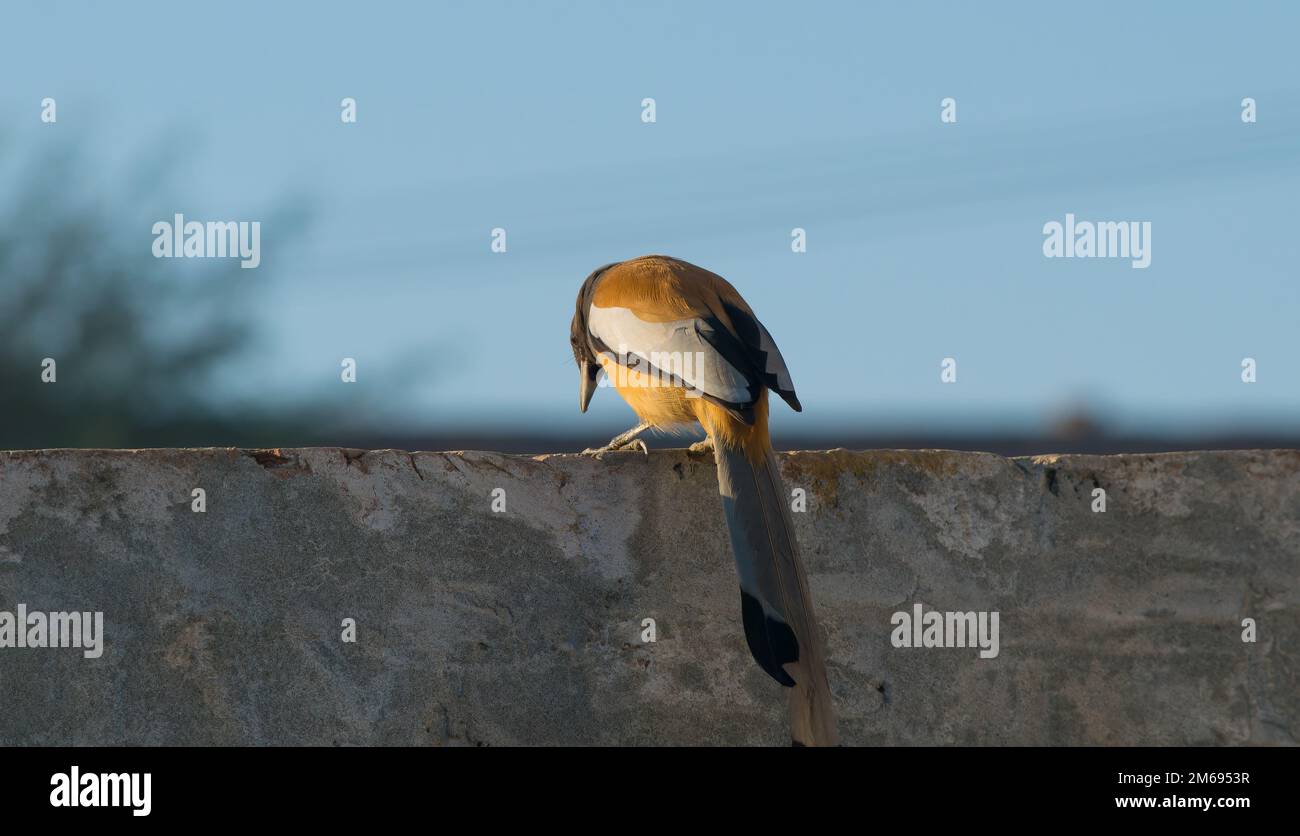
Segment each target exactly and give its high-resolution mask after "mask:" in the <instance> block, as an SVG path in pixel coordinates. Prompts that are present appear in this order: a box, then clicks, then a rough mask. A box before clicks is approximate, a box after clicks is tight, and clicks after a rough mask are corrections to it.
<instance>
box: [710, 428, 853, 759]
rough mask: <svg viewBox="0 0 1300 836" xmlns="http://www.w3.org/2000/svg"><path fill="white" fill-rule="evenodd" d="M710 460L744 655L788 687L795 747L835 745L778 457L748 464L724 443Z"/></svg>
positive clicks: (745, 457) (836, 739)
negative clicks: (736, 590)
mask: <svg viewBox="0 0 1300 836" xmlns="http://www.w3.org/2000/svg"><path fill="white" fill-rule="evenodd" d="M715 455H716V457H717V462H718V490H719V492H720V493H721V494H722V508H723V511H724V512H725V513H726V516H727V528H728V529H729V530H730V532H731V551H732V554H734V555H735V558H736V572H737V573H738V574H739V575H740V607H741V614H742V617H743V618H744V622H745V638H746V639H747V640H748V642H749V650H750V652H751V653H753V654H754V659H755V660H756V661H757V662H758V664H759V666H760V667H762V668H763V670H765V671H767V672H768V674H769V675H771V677H772V678H773V679H775V680H776V681H777V682H779V683H781V684H782V685H785V686H787V687H789V688H790V736H791V738H792V739H793V741H794V743H795V744H796V745H804V746H834V745H836V744H838V743H839V735H838V733H837V732H836V729H835V708H834V706H833V705H832V703H831V693H830V687H829V684H828V683H827V679H826V665H825V652H824V651H823V648H822V640H821V634H820V632H818V629H817V618H816V616H815V614H814V613H813V603H812V596H811V595H810V594H809V590H808V579H807V577H806V576H805V574H804V569H803V562H802V561H801V560H800V558H799V545H798V543H797V542H796V541H795V536H794V524H793V520H792V519H791V517H790V508H789V505H788V504H787V503H788V502H789V495H788V494H786V491H785V486H784V485H783V484H782V482H781V473H780V470H779V469H778V467H777V463H776V457H775V456H774V455H773V454H772V451H771V450H770V449H769V450H767V451H765V453H763V454H762V456H761V458H758V459H757V460H751V458H750V457H749V456H748V455H746V453H745V451H744V450H741V449H729V448H727V447H724V446H723V445H722V444H721V443H716V445H715Z"/></svg>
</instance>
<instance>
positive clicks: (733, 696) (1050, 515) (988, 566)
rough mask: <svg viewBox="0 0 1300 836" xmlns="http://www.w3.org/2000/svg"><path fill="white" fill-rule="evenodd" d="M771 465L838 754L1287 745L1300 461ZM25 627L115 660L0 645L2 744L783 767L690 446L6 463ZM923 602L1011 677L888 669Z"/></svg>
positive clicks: (197, 453)
mask: <svg viewBox="0 0 1300 836" xmlns="http://www.w3.org/2000/svg"><path fill="white" fill-rule="evenodd" d="M782 463H783V467H784V472H785V477H786V480H787V483H788V485H787V486H788V487H789V488H792V489H793V488H803V489H805V490H806V492H807V512H806V513H801V514H795V520H796V524H797V526H798V533H799V538H800V541H801V543H802V545H803V550H804V557H805V560H806V561H807V564H808V567H809V572H810V576H811V583H812V585H813V588H814V596H815V598H816V601H817V605H818V608H819V617H820V620H821V621H822V625H823V628H824V630H825V632H826V634H827V641H828V647H829V653H830V666H831V680H832V686H833V689H834V692H835V697H836V700H837V704H838V707H839V710H840V714H841V731H842V734H843V737H844V740H845V742H846V743H849V744H869V745H885V744H921V743H938V744H1008V743H1015V744H1123V743H1153V744H1243V743H1284V744H1293V743H1295V742H1296V737H1297V720H1298V715H1300V682H1298V678H1300V659H1298V658H1297V648H1300V617H1298V616H1300V589H1298V587H1300V452H1297V451H1271V452H1230V453H1178V454H1168V455H1154V456H1145V455H1134V456H1115V457H1093V456H1069V457H1040V458H1035V459H1004V458H1001V457H997V456H993V455H987V454H972V453H951V452H940V451H913V452H899V451H876V452H862V453H857V452H845V451H830V452H803V453H792V454H788V455H784V456H783V457H782ZM196 487H197V488H203V489H204V490H205V491H206V495H207V511H206V513H195V512H194V511H193V510H191V491H192V489H194V488H196ZM1094 487H1100V488H1103V489H1105V491H1106V492H1107V509H1106V511H1105V513H1094V512H1093V511H1092V510H1091V505H1092V502H1093V499H1092V491H1093V489H1094ZM495 488H502V489H504V491H505V502H506V510H505V512H504V513H494V512H493V511H492V510H491V502H492V492H493V490H494V489H495ZM19 603H23V604H25V605H26V606H27V607H28V609H30V610H37V609H39V610H46V611H49V610H86V611H94V610H101V611H103V613H104V618H105V627H104V630H105V634H106V641H105V649H104V653H103V655H102V656H101V657H100V658H97V659H87V658H85V657H84V656H83V654H82V652H81V651H79V650H76V649H49V648H46V649H32V648H0V744H4V745H13V744H125V743H131V744H199V743H217V744H233V743H238V744H268V743H269V744H289V743H293V744H322V745H331V744H337V745H353V744H416V745H425V744H435V745H436V744H587V743H596V744H723V743H726V744H778V745H784V744H785V743H787V742H788V738H787V735H786V731H785V729H786V719H785V703H784V692H783V690H782V689H781V688H780V687H779V686H777V685H776V684H775V683H773V682H772V681H771V680H770V679H768V677H767V676H766V675H765V674H763V673H762V672H761V671H760V670H759V669H758V667H757V666H756V665H755V664H754V663H753V662H752V661H751V659H750V658H749V654H748V651H747V649H746V647H745V641H744V636H743V633H742V630H741V627H740V618H739V595H738V592H737V585H736V580H735V576H734V568H733V566H732V561H731V555H730V552H729V550H728V545H727V538H726V535H725V531H724V527H723V523H722V515H721V509H720V506H719V501H718V498H717V495H716V483H715V477H714V472H713V466H712V463H711V461H697V460H694V459H691V458H689V457H688V456H687V455H686V454H685V453H684V452H681V451H655V452H654V453H653V454H652V455H651V456H650V457H649V458H648V459H646V458H644V457H642V456H640V455H639V454H633V453H621V454H614V455H610V456H609V457H607V458H606V459H605V460H604V461H593V460H591V459H587V458H581V457H574V456H550V457H540V458H527V457H518V456H503V455H498V454H493V453H475V452H468V453H416V454H414V455H412V454H408V453H405V452H395V451H377V452H370V453H364V454H363V453H360V452H356V451H345V450H338V449H310V450H282V451H266V452H251V451H240V450H224V449H217V450H142V451H68V450H55V451H33V452H14V453H0V611H9V612H13V611H14V610H15V608H16V605H17V604H19ZM917 603H920V604H922V605H923V606H924V607H925V608H926V609H938V610H961V611H968V610H976V611H977V610H986V611H998V612H999V613H1000V653H999V655H998V656H997V657H996V658H993V659H980V658H979V655H978V650H977V649H974V648H964V649H963V648H947V649H937V648H929V649H916V648H896V647H894V646H892V645H891V642H890V634H891V630H892V627H891V624H890V618H891V615H892V614H893V613H894V612H895V611H901V610H906V611H911V609H912V607H913V605H914V604H917ZM647 617H649V618H654V619H655V620H656V623H657V632H658V641H657V642H656V643H654V644H644V643H642V642H641V638H640V634H641V623H642V619H644V618H647ZM1247 617H1249V618H1254V619H1256V621H1257V625H1258V640H1257V641H1256V642H1254V643H1246V642H1243V641H1242V626H1241V622H1242V619H1243V618H1247ZM344 618H354V619H356V623H357V641H356V642H355V643H345V642H343V641H341V637H340V634H341V627H340V624H341V622H342V620H343V619H344Z"/></svg>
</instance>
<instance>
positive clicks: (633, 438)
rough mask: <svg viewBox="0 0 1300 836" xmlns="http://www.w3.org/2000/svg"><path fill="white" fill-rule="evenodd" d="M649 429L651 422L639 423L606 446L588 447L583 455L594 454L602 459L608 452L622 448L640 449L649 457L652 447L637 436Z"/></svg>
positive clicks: (598, 458) (596, 457)
mask: <svg viewBox="0 0 1300 836" xmlns="http://www.w3.org/2000/svg"><path fill="white" fill-rule="evenodd" d="M648 429H650V425H649V424H637V425H636V426H635V427H633V428H632V429H630V430H628V431H627V432H625V433H619V434H618V435H616V436H614V437H613V438H612V439H610V442H609V443H608V444H606V445H605V446H604V447H588V448H587V449H586V450H583V451H582V455H584V456H592V457H593V458H595V459H597V460H600V459H602V458H604V457H605V454H606V453H614V452H617V451H620V450H640V451H641V452H642V453H643V454H644V455H645V456H646V458H649V457H650V448H649V447H647V446H645V442H644V441H642V440H641V439H640V438H638V437H637V436H639V435H641V433H643V432H645V431H646V430H648Z"/></svg>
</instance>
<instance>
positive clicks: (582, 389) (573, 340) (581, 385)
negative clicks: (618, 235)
mask: <svg viewBox="0 0 1300 836" xmlns="http://www.w3.org/2000/svg"><path fill="white" fill-rule="evenodd" d="M613 266H614V265H613V264H606V265H605V266H604V267H601V268H599V269H598V270H596V271H594V272H593V273H592V274H591V275H590V276H588V277H587V280H586V281H585V282H583V283H582V288H581V289H580V290H579V291H578V301H577V304H576V306H575V310H574V312H573V322H572V323H571V324H570V325H569V347H570V348H572V349H573V361H574V362H575V363H577V364H578V408H579V409H581V410H582V411H583V412H586V411H587V405H588V404H590V403H591V396H592V395H594V394H596V380H597V378H598V377H599V376H600V362H599V361H598V360H597V359H596V353H595V352H594V351H592V349H591V333H590V332H589V331H588V330H587V311H588V310H590V309H591V296H592V294H593V293H594V292H595V288H596V282H597V281H598V280H599V279H600V276H601V274H602V273H604V272H605V271H606V270H608V269H609V268H610V267H613Z"/></svg>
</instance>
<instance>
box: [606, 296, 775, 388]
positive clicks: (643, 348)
mask: <svg viewBox="0 0 1300 836" xmlns="http://www.w3.org/2000/svg"><path fill="white" fill-rule="evenodd" d="M708 327H709V326H708V325H706V324H705V323H704V322H703V321H702V320H699V319H695V318H692V319H679V320H674V321H672V322H646V321H645V320H643V319H641V318H639V317H638V316H637V315H636V314H635V313H633V312H632V310H631V309H630V308H620V307H613V308H602V307H599V306H597V305H592V306H591V310H590V312H589V313H588V315H587V328H588V330H589V331H590V332H591V334H592V336H594V337H596V338H597V339H599V340H600V341H601V342H602V343H604V344H605V345H606V347H608V349H609V351H606V352H604V353H605V354H606V356H608V357H609V358H610V359H612V360H614V361H615V362H623V363H624V365H626V362H625V361H622V360H620V358H619V356H618V355H620V354H622V355H625V356H629V357H630V356H632V355H635V356H637V357H639V358H641V360H642V361H643V362H644V363H649V364H651V365H653V366H654V367H655V368H658V369H661V370H663V371H666V372H672V373H673V374H676V375H677V376H678V377H680V378H681V379H682V380H683V381H685V382H686V384H687V385H688V386H690V387H693V388H695V389H698V390H700V391H701V392H703V393H704V394H706V395H712V396H713V397H715V398H718V399H719V400H722V401H726V402H727V403H733V404H749V403H752V402H753V401H754V399H755V397H756V396H757V392H754V391H751V389H750V381H749V380H748V379H747V378H746V377H745V375H744V373H742V372H741V371H740V370H739V369H737V368H735V367H734V366H732V365H731V364H730V363H728V362H727V360H726V358H724V357H723V356H722V355H721V354H719V353H718V351H717V349H715V348H714V347H713V346H712V345H710V344H709V343H708V342H707V341H706V340H705V339H704V338H703V337H701V336H700V334H699V332H700V331H701V330H707V329H708ZM768 341H769V342H770V341H771V338H770V337H769V338H768ZM778 356H780V355H778ZM639 370H640V369H639ZM785 377H786V378H787V379H788V378H789V373H788V372H787V373H786V374H785ZM760 385H761V384H760Z"/></svg>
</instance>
